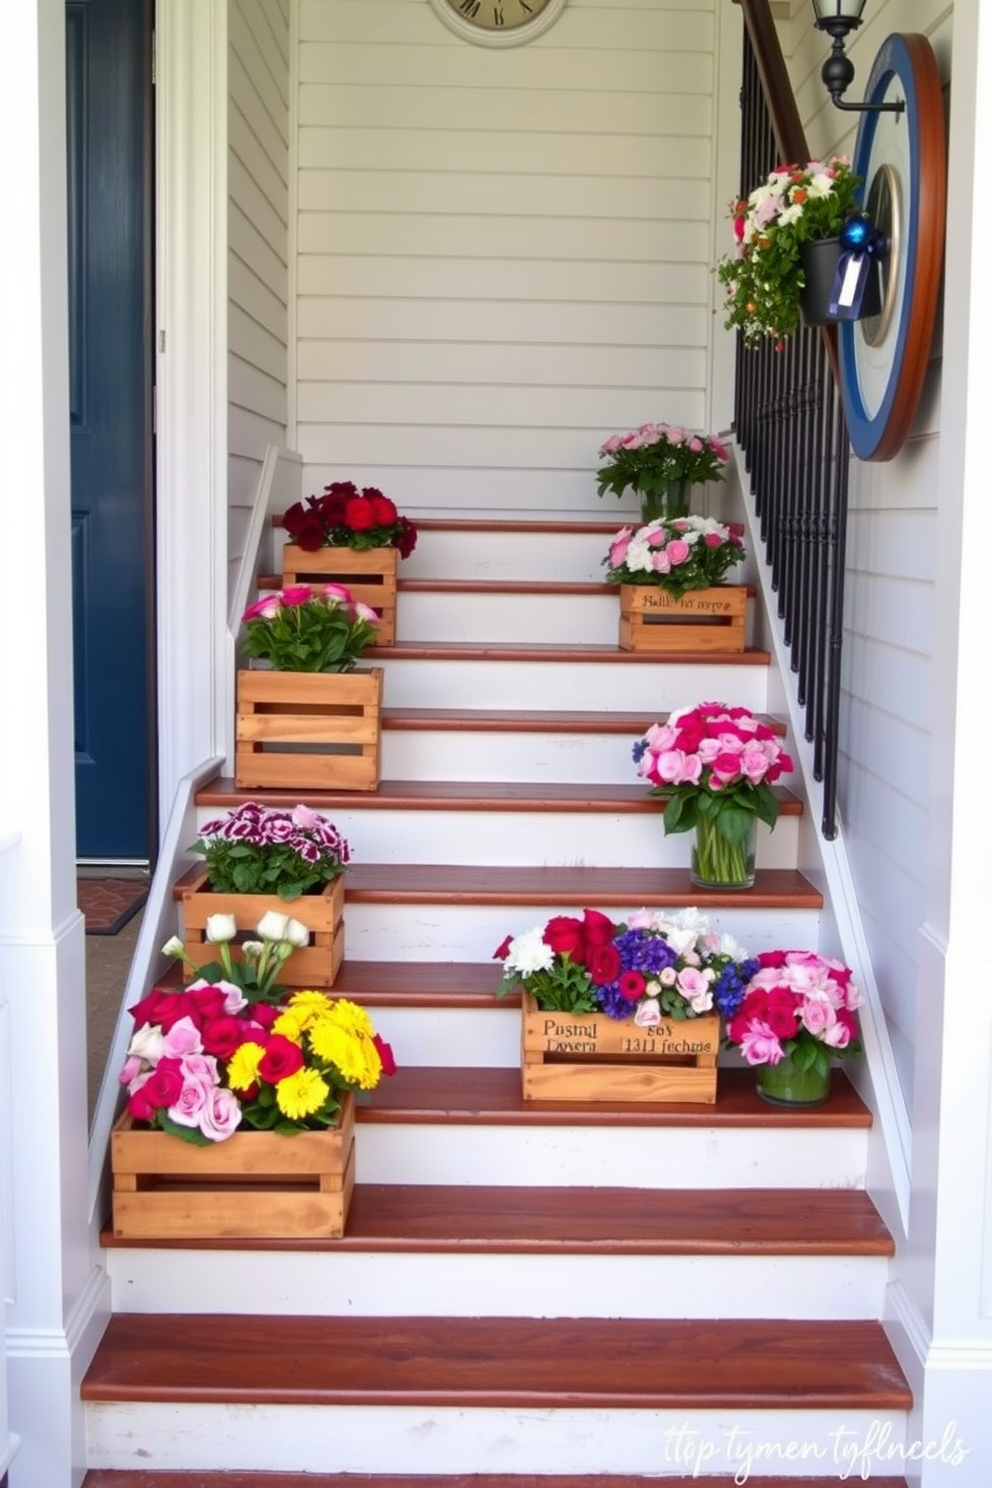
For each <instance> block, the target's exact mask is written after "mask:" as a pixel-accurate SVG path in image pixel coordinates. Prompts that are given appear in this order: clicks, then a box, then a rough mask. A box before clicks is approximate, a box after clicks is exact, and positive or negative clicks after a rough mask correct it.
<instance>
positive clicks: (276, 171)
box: [227, 0, 290, 573]
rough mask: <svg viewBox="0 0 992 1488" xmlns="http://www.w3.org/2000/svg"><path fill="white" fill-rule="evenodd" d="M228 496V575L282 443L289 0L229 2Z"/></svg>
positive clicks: (285, 357)
mask: <svg viewBox="0 0 992 1488" xmlns="http://www.w3.org/2000/svg"><path fill="white" fill-rule="evenodd" d="M227 17H228V167H227V168H228V251H227V262H228V368H227V375H228V501H229V538H230V541H229V547H228V551H229V559H230V564H231V570H232V573H233V571H234V570H235V568H236V564H237V560H238V559H239V558H240V557H241V554H242V549H243V543H244V535H245V531H246V528H247V524H248V516H249V509H250V506H251V502H252V499H253V497H254V493H255V487H256V484H257V481H258V477H259V474H260V472H261V468H262V461H263V459H264V457H265V449H266V445H267V444H269V443H270V442H271V443H272V444H276V445H284V444H285V443H286V429H287V421H288V392H287V384H288V378H289V368H288V350H287V348H288V345H289V293H290V291H289V282H290V272H289V256H290V250H289V200H290V182H289V177H290V162H289V137H290V124H289V103H290V69H289V49H290V40H289V34H290V24H289V0H228V12H227Z"/></svg>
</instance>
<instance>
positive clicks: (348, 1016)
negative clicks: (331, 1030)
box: [327, 997, 375, 1038]
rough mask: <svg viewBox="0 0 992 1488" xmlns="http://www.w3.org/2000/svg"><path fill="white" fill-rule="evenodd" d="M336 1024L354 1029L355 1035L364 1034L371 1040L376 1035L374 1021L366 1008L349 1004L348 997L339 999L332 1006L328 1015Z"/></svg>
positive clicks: (352, 1003)
mask: <svg viewBox="0 0 992 1488" xmlns="http://www.w3.org/2000/svg"><path fill="white" fill-rule="evenodd" d="M327 1016H328V1017H329V1018H332V1019H333V1020H334V1022H335V1023H340V1025H341V1027H342V1028H349V1029H353V1030H354V1032H355V1033H364V1034H365V1035H366V1037H367V1038H371V1037H372V1035H373V1034H374V1033H375V1029H374V1028H373V1026H372V1019H371V1018H370V1017H369V1015H368V1013H367V1012H366V1011H365V1009H364V1008H361V1007H359V1006H358V1003H357V1002H349V1001H348V999H347V998H346V997H339V998H337V1000H336V1001H335V1002H334V1003H333V1004H332V1005H331V1008H330V1011H329V1012H328V1015H327Z"/></svg>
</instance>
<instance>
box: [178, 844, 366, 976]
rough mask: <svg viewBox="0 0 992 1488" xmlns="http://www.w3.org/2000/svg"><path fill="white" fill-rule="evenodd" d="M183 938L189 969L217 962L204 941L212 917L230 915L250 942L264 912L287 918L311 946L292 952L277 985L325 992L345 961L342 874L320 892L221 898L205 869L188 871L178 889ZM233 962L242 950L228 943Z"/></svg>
mask: <svg viewBox="0 0 992 1488" xmlns="http://www.w3.org/2000/svg"><path fill="white" fill-rule="evenodd" d="M179 902H180V905H181V915H182V940H183V945H184V946H185V949H186V955H187V957H188V959H189V960H190V961H191V962H192V963H193V964H194V966H203V965H205V964H206V963H207V962H208V961H216V960H218V955H217V947H216V946H215V945H211V944H210V943H209V942H208V941H207V938H206V925H207V920H208V919H209V918H210V916H211V915H214V914H230V915H233V916H234V918H235V921H236V923H237V926H238V931H239V933H240V934H241V935H242V938H243V939H245V940H254V939H255V938H256V937H255V933H254V932H255V926H256V925H257V924H258V922H259V920H260V919H261V918H262V916H263V915H264V914H268V913H269V911H270V910H274V911H275V912H276V914H288V915H290V916H291V917H292V918H293V919H294V920H299V921H300V923H301V924H303V925H306V927H307V929H308V930H309V931H310V944H309V945H307V946H302V947H301V948H300V949H299V950H298V951H293V953H292V955H291V956H290V957H289V958H288V960H287V961H286V963H285V965H284V966H283V969H282V975H281V976H280V981H282V982H285V983H286V984H287V985H289V986H293V987H316V988H327V987H332V986H333V985H334V978H335V977H336V976H337V974H338V970H339V968H340V966H341V961H342V959H343V957H344V874H343V873H342V874H339V875H338V877H337V878H332V879H331V881H330V883H327V884H324V886H323V889H322V890H321V892H320V893H319V894H301V895H300V897H299V898H298V899H280V898H279V896H278V894H225V893H222V892H215V891H214V890H213V889H211V888H210V881H209V878H208V877H207V873H206V870H205V869H203V870H198V871H194V872H193V873H190V874H188V875H187V876H186V878H184V879H183V880H182V882H181V884H180V885H179ZM231 955H232V957H233V958H234V960H235V961H241V960H243V957H242V954H241V949H240V947H239V946H238V945H237V944H236V943H235V944H232V945H231Z"/></svg>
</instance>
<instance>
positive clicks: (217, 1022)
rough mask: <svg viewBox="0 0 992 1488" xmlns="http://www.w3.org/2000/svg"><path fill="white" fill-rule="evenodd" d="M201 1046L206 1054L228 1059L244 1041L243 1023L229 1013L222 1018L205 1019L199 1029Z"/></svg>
mask: <svg viewBox="0 0 992 1488" xmlns="http://www.w3.org/2000/svg"><path fill="white" fill-rule="evenodd" d="M200 1038H201V1039H202V1040H203V1048H204V1050H205V1052H206V1053H207V1054H216V1056H217V1058H218V1059H230V1057H231V1055H232V1054H233V1053H234V1051H235V1049H239V1048H240V1047H241V1045H242V1044H243V1043H244V1042H245V1023H244V1022H243V1020H242V1019H241V1018H232V1017H231V1016H230V1014H228V1015H226V1016H224V1017H222V1018H211V1019H210V1020H209V1021H205V1022H204V1024H203V1028H202V1029H201V1031H200Z"/></svg>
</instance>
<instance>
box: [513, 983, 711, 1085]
mask: <svg viewBox="0 0 992 1488" xmlns="http://www.w3.org/2000/svg"><path fill="white" fill-rule="evenodd" d="M719 1048H720V1019H719V1016H718V1015H717V1014H716V1013H707V1014H704V1016H703V1017H701V1018H685V1019H681V1020H676V1019H674V1018H665V1019H663V1020H662V1022H661V1023H659V1024H658V1026H657V1028H638V1027H637V1026H636V1025H635V1024H634V1022H633V1021H629V1022H623V1023H621V1022H618V1021H617V1019H615V1018H608V1017H607V1016H606V1014H605V1013H550V1012H548V1013H546V1012H542V1011H541V1009H540V1008H539V1007H538V1006H537V1003H536V1002H535V1001H534V999H533V997H532V996H531V995H530V993H529V992H525V993H524V995H523V1014H522V1020H521V1072H522V1076H523V1095H524V1100H559V1101H570V1100H571V1101H671V1102H676V1101H688V1102H691V1103H692V1104H694V1105H697V1104H698V1105H710V1106H711V1105H713V1103H714V1102H715V1100H716V1059H717V1054H718V1052H719Z"/></svg>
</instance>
